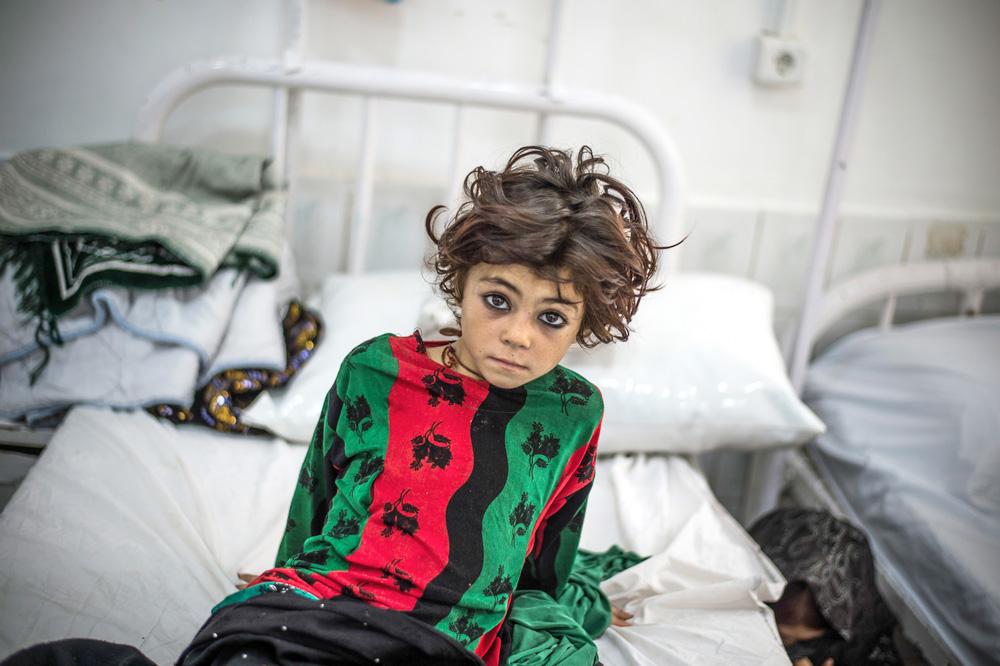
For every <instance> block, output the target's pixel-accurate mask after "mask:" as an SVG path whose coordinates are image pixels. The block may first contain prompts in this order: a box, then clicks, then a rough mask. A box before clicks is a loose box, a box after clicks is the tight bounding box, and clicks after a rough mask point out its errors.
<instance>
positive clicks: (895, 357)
mask: <svg viewBox="0 0 1000 666" xmlns="http://www.w3.org/2000/svg"><path fill="white" fill-rule="evenodd" d="M998 350H1000V317H982V318H979V319H974V320H969V319H945V320H933V321H928V322H920V323H917V324H910V325H906V326H900V327H898V328H896V329H893V330H890V331H862V332H859V333H855V334H853V335H851V336H848V337H846V338H844V339H843V340H841V341H840V342H839V343H837V344H836V345H834V346H833V347H831V348H830V349H829V350H828V351H827V352H826V353H825V354H824V355H823V356H822V357H821V358H820V359H819V360H817V361H816V362H815V363H814V364H813V366H812V367H811V369H810V371H809V375H808V378H807V382H806V389H805V398H806V401H807V403H808V404H809V405H810V406H811V407H812V408H813V410H814V411H815V412H816V413H817V414H818V415H819V416H820V418H821V419H823V421H824V422H825V423H826V424H827V427H828V430H827V432H826V433H825V434H824V435H821V436H820V437H819V438H818V439H817V441H816V443H815V445H814V446H813V450H812V452H811V453H812V454H813V457H814V458H815V459H816V460H817V462H818V463H819V465H818V466H819V467H820V468H821V471H822V472H823V473H824V475H825V476H826V477H827V480H828V481H829V482H830V483H831V484H832V485H833V486H834V489H835V493H836V494H837V495H839V496H840V497H841V498H842V499H843V500H844V501H845V503H846V504H847V506H846V508H847V509H848V512H849V514H851V517H852V518H853V519H854V520H855V522H857V523H858V524H859V525H860V526H861V527H862V528H863V529H864V530H865V532H866V533H867V534H868V536H869V539H870V541H871V544H872V549H873V551H874V553H875V557H876V561H877V562H878V563H879V566H880V568H881V569H882V570H883V571H884V572H885V573H886V575H887V577H889V578H890V579H891V580H892V581H894V582H895V584H896V587H897V588H899V589H898V591H899V592H900V593H901V594H902V595H903V596H904V599H906V600H907V601H908V602H909V604H910V605H911V607H912V608H914V610H915V611H916V613H918V614H919V615H922V616H923V617H922V618H920V619H922V621H923V622H924V623H925V624H927V625H928V626H930V627H931V628H932V629H933V630H934V632H935V633H936V634H937V635H939V636H940V637H941V638H942V640H943V642H944V643H945V645H946V647H947V648H948V649H949V650H950V651H951V652H952V653H953V654H954V655H955V656H956V657H957V658H958V659H959V661H960V663H963V664H987V663H996V655H997V654H998V652H1000V638H998V637H1000V578H998V577H997V575H996V574H997V563H998V562H1000V355H998V354H997V351H998Z"/></svg>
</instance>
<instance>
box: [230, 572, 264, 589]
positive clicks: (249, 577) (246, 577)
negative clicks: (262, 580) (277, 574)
mask: <svg viewBox="0 0 1000 666" xmlns="http://www.w3.org/2000/svg"><path fill="white" fill-rule="evenodd" d="M236 575H237V576H238V577H239V579H240V580H241V581H243V582H242V583H237V584H236V589H237V590H243V589H246V586H247V585H249V584H250V583H251V582H253V579H254V578H256V577H257V576H259V575H260V574H251V573H238V574H236Z"/></svg>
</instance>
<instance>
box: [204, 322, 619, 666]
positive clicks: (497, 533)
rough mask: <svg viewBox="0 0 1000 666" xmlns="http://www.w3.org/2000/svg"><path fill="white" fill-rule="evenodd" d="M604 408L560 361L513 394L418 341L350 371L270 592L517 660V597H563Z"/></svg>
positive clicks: (315, 453)
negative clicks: (346, 608) (512, 627)
mask: <svg viewBox="0 0 1000 666" xmlns="http://www.w3.org/2000/svg"><path fill="white" fill-rule="evenodd" d="M602 415H603V403H602V401H601V396H600V393H599V392H598V390H597V388H596V387H595V386H594V385H593V384H591V383H589V382H588V381H587V380H585V379H584V378H583V377H581V376H580V375H578V374H576V373H574V372H572V371H571V370H568V369H566V368H563V367H561V366H557V367H556V368H554V369H553V370H551V371H550V372H548V373H546V374H545V375H543V376H542V377H539V378H537V379H535V380H533V381H531V382H529V383H528V384H525V385H524V386H521V387H518V388H515V389H501V388H497V387H495V386H492V385H490V384H488V383H487V382H485V381H479V380H475V379H473V378H470V377H466V376H462V375H459V374H458V373H456V372H454V371H452V370H450V369H448V368H446V367H445V366H443V365H441V364H439V363H437V362H436V361H434V360H432V359H431V358H429V357H428V356H427V354H426V348H425V344H424V342H423V341H422V340H421V338H420V336H419V333H415V334H414V335H411V336H408V337H399V336H393V335H382V336H380V337H377V338H374V339H372V340H369V341H368V342H365V343H363V344H361V345H359V346H358V347H357V348H355V349H354V350H353V351H352V352H351V353H350V354H349V355H348V357H347V358H346V359H345V360H344V362H343V364H342V366H341V369H340V372H339V374H338V376H337V379H336V382H335V384H334V386H333V387H332V388H331V390H330V392H329V394H328V395H327V397H326V401H325V404H324V407H323V412H322V416H321V418H320V421H319V423H318V424H317V426H316V431H315V434H314V435H313V438H312V443H311V444H310V446H309V449H308V451H307V453H306V456H305V460H304V462H303V465H302V469H301V473H300V475H299V478H298V483H297V486H296V489H295V494H294V496H293V498H292V503H291V508H290V511H289V516H288V523H287V528H286V532H285V535H284V538H283V540H282V542H281V545H280V548H279V550H278V555H277V561H276V565H277V568H274V569H271V570H269V571H266V572H264V573H263V574H261V576H260V577H259V578H258V579H257V580H256V581H254V584H253V585H252V586H251V587H249V588H247V589H246V590H243V591H241V592H238V593H236V594H234V595H231V596H230V597H228V598H227V599H226V600H224V601H223V602H222V603H220V604H219V605H218V606H217V607H216V608H215V609H214V610H213V612H218V611H219V610H221V609H223V608H225V607H227V606H230V605H232V604H235V603H240V602H245V601H246V600H248V599H250V598H252V597H253V596H255V595H257V594H260V593H262V592H267V591H269V590H270V591H273V590H275V589H276V586H277V587H280V588H281V589H282V590H285V591H288V592H291V593H293V595H297V596H304V597H306V598H308V599H310V600H332V601H336V600H344V599H349V600H351V601H353V602H357V601H360V602H362V603H363V604H365V605H366V606H367V607H371V608H376V609H384V610H386V611H391V612H394V613H397V614H401V615H405V616H408V619H407V622H409V620H416V621H417V623H418V625H422V626H426V627H431V628H433V629H434V630H436V631H437V632H439V633H441V634H444V635H445V636H448V637H450V638H451V639H454V641H457V642H458V643H461V644H462V645H464V646H465V647H466V649H467V650H469V651H471V652H473V653H474V654H475V655H477V656H478V657H480V658H481V659H482V660H483V661H484V662H485V663H486V664H498V663H500V662H501V658H502V655H504V654H505V653H506V652H507V650H508V649H509V647H510V646H509V645H504V641H505V640H509V630H508V632H507V633H505V632H504V625H505V619H506V618H507V616H508V610H509V607H510V604H511V599H512V595H513V593H514V592H515V590H525V589H536V590H540V591H542V592H545V593H547V594H548V595H549V596H551V597H552V598H554V599H558V598H559V595H560V593H561V592H562V591H563V590H564V588H565V586H566V584H567V579H568V577H569V574H570V570H571V568H572V566H573V560H574V557H575V556H576V553H577V546H578V543H579V532H580V526H581V523H582V520H583V516H584V511H585V507H586V498H587V494H588V492H589V490H590V485H591V482H592V480H593V477H594V467H595V458H596V451H597V440H598V434H599V432H600V423H601V418H602Z"/></svg>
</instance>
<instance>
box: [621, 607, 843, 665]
mask: <svg viewBox="0 0 1000 666" xmlns="http://www.w3.org/2000/svg"><path fill="white" fill-rule="evenodd" d="M632 617H633V616H632V613H626V612H625V611H623V610H622V609H621V608H618V607H617V606H612V607H611V624H613V625H614V626H616V627H630V626H632V622H631V620H632ZM823 666H826V664H824V665H823Z"/></svg>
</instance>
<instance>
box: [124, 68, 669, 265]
mask: <svg viewBox="0 0 1000 666" xmlns="http://www.w3.org/2000/svg"><path fill="white" fill-rule="evenodd" d="M234 84H236V85H245V86H256V87H268V88H272V89H274V91H275V95H274V113H273V123H272V125H273V126H272V128H271V130H272V131H271V151H272V153H273V155H274V158H275V166H276V167H277V168H278V170H279V175H280V176H281V177H282V178H283V180H284V181H285V182H287V183H288V184H289V187H290V190H291V196H293V197H294V192H295V188H294V176H295V170H294V152H295V145H296V142H297V141H296V139H297V133H298V120H297V116H298V112H297V109H298V99H299V96H300V95H301V94H302V93H305V92H311V93H327V94H329V93H339V94H348V95H354V96H357V97H360V98H362V100H363V102H364V109H363V118H362V125H361V127H360V128H359V129H360V132H361V137H362V141H361V149H360V152H359V155H358V158H357V159H358V161H357V176H356V181H355V187H354V197H353V205H352V211H351V219H350V230H349V241H348V244H349V247H348V250H349V251H348V253H347V257H348V266H347V269H348V272H351V273H360V272H363V271H364V265H363V261H364V256H365V252H364V251H363V249H364V248H366V247H367V244H368V235H369V228H370V221H371V220H370V217H371V202H372V187H373V174H374V145H375V136H376V132H377V131H378V127H377V124H378V123H377V115H376V114H375V109H376V105H377V103H378V100H380V99H397V100H410V101H422V102H431V103H438V104H440V103H442V102H444V103H447V104H450V105H452V106H453V107H454V109H455V114H454V123H453V128H454V129H453V132H452V146H451V154H452V160H451V175H450V178H449V182H450V193H451V194H452V195H454V196H449V197H448V200H449V201H453V200H455V199H456V198H457V195H458V193H459V190H458V188H459V186H460V184H461V177H462V176H463V175H464V173H465V172H466V171H468V169H469V168H470V165H467V164H459V163H458V159H457V155H458V154H459V144H460V140H461V135H460V132H459V128H460V126H461V113H462V109H463V108H464V107H485V108H492V109H499V110H510V111H529V112H535V113H537V114H539V119H540V122H539V127H540V131H539V135H540V136H538V137H533V138H532V140H534V141H544V127H545V121H546V119H547V118H548V117H549V116H575V117H580V118H588V119H593V120H600V121H604V122H607V123H610V124H612V125H615V126H617V127H620V128H622V129H625V130H626V131H628V132H629V133H630V134H632V135H633V136H634V137H635V138H636V139H637V140H638V141H639V142H640V144H641V145H642V146H643V147H644V148H645V149H646V151H647V152H648V153H649V155H650V157H651V158H652V162H653V165H654V168H655V170H656V182H657V187H658V190H659V191H658V193H657V194H658V206H657V209H656V210H655V211H654V213H653V215H652V216H651V220H650V223H651V225H652V227H653V229H654V231H655V232H656V235H657V237H658V239H659V240H660V241H661V242H665V243H674V242H677V241H678V240H680V238H681V236H682V234H683V231H682V227H681V213H682V210H683V200H682V196H683V170H682V165H681V160H680V156H679V154H678V152H677V149H676V147H675V145H674V142H673V140H672V139H671V137H670V136H669V134H667V132H666V130H665V129H664V128H663V126H662V125H661V124H660V122H659V121H658V120H657V119H656V117H654V116H653V115H652V114H651V113H650V112H649V111H647V110H645V109H644V108H642V107H641V106H639V105H637V104H635V103H633V102H631V101H629V100H626V99H622V98H619V97H613V96H609V95H603V94H598V93H594V92H589V91H583V90H567V89H563V88H560V89H558V90H556V91H553V90H551V89H550V87H549V86H527V85H510V84H498V83H489V82H482V81H469V80H462V79H457V78H453V77H447V76H442V75H439V74H434V73H428V72H416V71H405V70H400V69H390V68H385V67H373V66H367V65H351V64H343V63H335V62H308V61H307V62H299V63H295V64H293V65H289V64H288V59H287V58H286V59H285V61H282V60H279V59H260V58H246V57H228V58H219V59H216V60H209V61H202V62H196V63H192V64H189V65H186V66H184V67H182V68H180V69H177V70H175V71H173V72H172V73H170V74H169V75H168V76H167V77H166V78H165V79H164V80H163V81H162V82H161V83H160V84H159V85H158V86H157V87H156V88H155V89H154V90H153V92H152V93H151V94H150V95H149V97H148V98H147V99H146V101H145V104H144V105H143V108H142V109H141V110H140V113H139V120H138V124H137V128H136V131H135V138H136V139H139V140H142V141H150V142H154V141H157V140H158V139H159V137H160V133H161V130H162V128H163V125H164V122H165V121H166V119H167V117H168V115H169V114H170V112H171V111H172V110H173V109H175V108H176V107H177V106H178V104H180V102H181V101H183V100H184V99H185V98H187V97H189V96H190V95H192V94H194V93H196V92H198V91H200V90H203V89H205V88H209V87H213V86H221V85H234ZM529 142H530V141H529ZM291 208H292V207H291V206H290V207H289V209H291ZM678 249H679V248H678ZM678 264H679V261H678V253H677V250H675V251H674V252H672V253H671V254H670V256H669V258H668V262H665V268H666V270H668V271H674V270H676V269H677V267H678Z"/></svg>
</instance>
